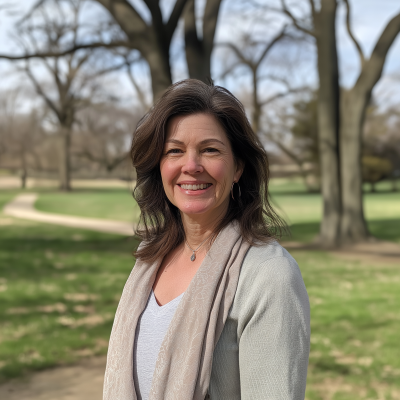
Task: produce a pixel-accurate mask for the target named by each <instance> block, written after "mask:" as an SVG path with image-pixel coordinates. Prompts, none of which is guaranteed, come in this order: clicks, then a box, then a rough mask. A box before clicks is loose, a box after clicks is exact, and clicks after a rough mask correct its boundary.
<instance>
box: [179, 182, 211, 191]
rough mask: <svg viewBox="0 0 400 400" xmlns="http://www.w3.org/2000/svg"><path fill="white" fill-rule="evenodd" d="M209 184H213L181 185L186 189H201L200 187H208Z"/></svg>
mask: <svg viewBox="0 0 400 400" xmlns="http://www.w3.org/2000/svg"><path fill="white" fill-rule="evenodd" d="M209 186H211V183H201V184H200V185H184V184H182V185H181V188H182V189H185V190H199V189H207V188H208V187H209Z"/></svg>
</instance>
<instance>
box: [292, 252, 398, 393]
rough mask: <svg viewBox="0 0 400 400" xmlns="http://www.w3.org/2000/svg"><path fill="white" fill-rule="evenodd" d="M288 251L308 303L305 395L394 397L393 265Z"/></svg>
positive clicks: (395, 295)
mask: <svg viewBox="0 0 400 400" xmlns="http://www.w3.org/2000/svg"><path fill="white" fill-rule="evenodd" d="M292 254H293V256H294V257H295V258H296V260H297V261H298V263H299V265H300V268H301V271H302V274H303V278H304V281H305V284H306V287H307V291H308V294H309V296H310V303H311V332H312V336H311V352H310V364H309V374H308V386H307V399H308V400H324V399H327V398H329V399H338V400H339V399H349V400H350V399H352V400H354V399H378V398H379V399H393V400H394V399H398V398H399V397H398V395H399V394H400V357H399V350H398V349H399V334H398V333H399V332H400V314H399V303H400V276H399V265H395V264H380V263H374V262H362V261H352V260H351V261H349V260H346V259H341V258H337V257H333V256H330V255H328V254H327V253H325V252H316V251H314V252H310V251H294V252H292ZM329 387H330V388H331V389H332V388H335V387H336V389H335V392H337V393H336V394H335V395H334V396H332V397H326V396H327V394H328V388H329ZM382 393H384V394H385V397H384V396H382ZM390 393H392V395H389V394H390ZM395 393H397V395H395Z"/></svg>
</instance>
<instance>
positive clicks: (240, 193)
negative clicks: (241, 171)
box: [231, 181, 242, 200]
mask: <svg viewBox="0 0 400 400" xmlns="http://www.w3.org/2000/svg"><path fill="white" fill-rule="evenodd" d="M235 183H236V184H237V185H238V188H239V197H240V196H241V195H242V192H241V191H240V186H239V184H238V183H237V182H235V181H233V182H232V186H231V196H232V199H233V200H235V198H234V197H233V185H234V184H235Z"/></svg>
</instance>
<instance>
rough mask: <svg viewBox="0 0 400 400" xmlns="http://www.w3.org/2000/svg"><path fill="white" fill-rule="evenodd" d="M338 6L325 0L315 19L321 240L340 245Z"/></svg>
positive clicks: (331, 245) (330, 0) (328, 244)
mask: <svg viewBox="0 0 400 400" xmlns="http://www.w3.org/2000/svg"><path fill="white" fill-rule="evenodd" d="M336 5H337V4H336V0H322V1H321V9H320V11H319V13H318V14H317V15H316V21H315V23H316V30H317V51H318V73H319V92H318V135H319V152H320V160H321V162H320V164H321V167H320V168H321V192H322V198H323V216H322V221H321V226H320V236H319V240H320V243H321V245H322V246H324V247H335V246H338V245H339V235H340V215H341V194H340V173H339V69H338V59H337V49H336V29H335V23H336Z"/></svg>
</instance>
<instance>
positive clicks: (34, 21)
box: [19, 0, 124, 191]
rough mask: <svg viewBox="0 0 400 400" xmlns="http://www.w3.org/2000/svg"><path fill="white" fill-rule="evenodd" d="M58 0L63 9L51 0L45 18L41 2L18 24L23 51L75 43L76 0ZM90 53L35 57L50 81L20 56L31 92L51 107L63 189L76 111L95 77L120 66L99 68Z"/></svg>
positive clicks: (94, 86)
mask: <svg viewBox="0 0 400 400" xmlns="http://www.w3.org/2000/svg"><path fill="white" fill-rule="evenodd" d="M63 3H64V5H66V6H67V7H68V8H67V10H65V9H64V8H63V5H61V4H60V2H59V1H57V0H56V1H54V3H53V5H54V6H55V10H56V11H57V16H53V17H52V18H51V19H50V18H49V17H48V14H47V12H46V9H45V7H44V5H40V6H38V7H36V8H35V13H34V14H33V15H32V16H31V17H30V18H28V19H26V20H25V21H24V23H23V24H21V26H20V35H19V39H20V41H21V45H22V46H23V47H24V49H25V52H26V54H29V51H30V49H33V50H34V52H35V53H36V54H45V53H47V54H52V53H54V54H58V53H61V52H62V49H64V48H65V47H68V48H73V47H74V46H76V44H77V43H78V40H79V33H80V26H79V14H80V10H81V2H80V1H74V0H70V1H64V2H63ZM67 15H71V18H70V19H68V17H67ZM96 55H97V56H98V54H96ZM94 56H95V51H94V50H93V49H85V50H75V51H72V52H70V53H68V54H67V55H64V56H59V55H56V56H47V57H41V58H39V62H40V63H41V65H42V66H43V67H44V68H45V69H46V71H47V73H48V75H47V76H48V77H50V80H43V79H40V78H39V77H38V76H37V74H36V73H35V70H34V69H33V68H32V64H31V61H30V59H29V58H28V59H27V60H25V66H24V67H23V68H22V71H23V72H25V73H26V75H27V76H28V77H29V79H30V81H31V82H32V84H33V86H34V88H35V90H36V92H37V94H38V95H39V96H40V97H41V98H42V99H43V101H44V102H45V104H46V106H47V107H48V108H49V110H51V112H52V116H53V119H52V121H53V123H54V126H55V129H56V134H57V138H58V160H59V180H60V184H59V187H60V189H61V190H65V191H68V190H70V189H71V186H70V145H71V135H72V129H73V125H74V123H75V119H76V113H77V111H78V110H80V109H82V108H84V107H86V106H87V105H88V104H90V99H91V98H92V97H94V94H95V93H99V85H98V81H97V79H98V78H99V77H100V76H102V75H104V74H105V73H107V72H110V71H112V70H114V69H116V68H120V65H118V66H115V65H112V66H110V67H106V68H99V66H98V64H99V60H98V58H99V57H97V58H95V57H94ZM100 58H101V57H100ZM122 65H124V64H122Z"/></svg>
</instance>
